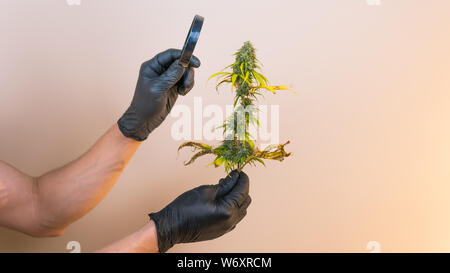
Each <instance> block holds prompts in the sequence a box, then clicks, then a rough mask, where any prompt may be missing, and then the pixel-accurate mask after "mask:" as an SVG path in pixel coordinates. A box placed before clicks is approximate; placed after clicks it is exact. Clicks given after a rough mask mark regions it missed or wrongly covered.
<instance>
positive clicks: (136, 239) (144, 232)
mask: <svg viewBox="0 0 450 273" xmlns="http://www.w3.org/2000/svg"><path fill="white" fill-rule="evenodd" d="M97 252H127V253H130V252H135V253H138V252H146V253H156V252H158V240H157V235H156V227H155V223H154V222H153V221H150V222H148V223H147V224H146V225H145V226H143V227H142V228H141V229H139V230H138V231H136V232H134V233H133V234H130V235H128V236H127V237H125V238H123V239H121V240H119V241H117V242H115V243H112V244H110V245H109V246H107V247H105V248H103V249H101V250H99V251H97Z"/></svg>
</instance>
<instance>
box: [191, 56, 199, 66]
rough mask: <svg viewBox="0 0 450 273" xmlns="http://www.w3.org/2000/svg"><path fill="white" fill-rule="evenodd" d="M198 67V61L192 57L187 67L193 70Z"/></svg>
mask: <svg viewBox="0 0 450 273" xmlns="http://www.w3.org/2000/svg"><path fill="white" fill-rule="evenodd" d="M200 65H201V62H200V59H199V58H197V57H196V56H194V55H192V57H191V60H190V61H189V66H190V67H193V68H199V67H200Z"/></svg>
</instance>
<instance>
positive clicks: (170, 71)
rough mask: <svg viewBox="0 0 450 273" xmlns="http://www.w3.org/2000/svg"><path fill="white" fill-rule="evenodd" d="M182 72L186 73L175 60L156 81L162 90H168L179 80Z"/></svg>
mask: <svg viewBox="0 0 450 273" xmlns="http://www.w3.org/2000/svg"><path fill="white" fill-rule="evenodd" d="M184 71H186V68H184V67H183V66H181V65H180V64H179V63H178V60H175V61H174V62H173V63H172V64H171V65H170V66H169V68H167V70H166V71H164V73H162V74H161V76H159V78H158V79H159V80H160V81H161V84H162V85H163V88H164V89H169V88H171V87H172V86H174V85H175V84H176V83H177V82H178V81H179V80H180V79H181V77H182V76H183V74H184Z"/></svg>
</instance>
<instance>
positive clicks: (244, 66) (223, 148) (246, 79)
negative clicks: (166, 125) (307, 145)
mask: <svg viewBox="0 0 450 273" xmlns="http://www.w3.org/2000/svg"><path fill="white" fill-rule="evenodd" d="M234 55H235V56H236V61H235V63H233V64H231V65H229V66H227V67H225V68H224V69H222V71H221V72H218V73H215V74H213V75H211V76H210V77H209V79H212V78H217V82H218V83H217V85H216V90H217V89H218V87H219V86H220V85H222V84H224V83H230V84H231V89H232V91H234V92H235V97H234V103H233V113H232V114H231V115H230V116H229V117H227V118H226V119H225V121H224V122H223V124H222V126H221V128H222V129H223V134H224V140H223V141H222V143H221V145H219V146H218V147H213V146H210V145H206V144H204V143H198V142H185V143H183V144H181V145H180V147H179V148H178V150H180V149H182V148H184V147H192V148H194V150H195V151H196V153H195V154H194V155H193V156H192V158H191V159H190V160H189V161H187V162H185V165H189V164H191V163H193V162H194V161H195V160H196V159H197V158H199V157H201V156H203V155H206V154H213V155H215V156H216V158H215V159H214V161H213V162H212V163H211V164H212V165H214V166H215V167H219V166H221V165H224V167H225V171H226V172H227V173H228V172H230V171H232V170H234V169H237V170H242V169H243V168H244V166H246V165H247V164H251V165H256V163H257V162H259V163H261V164H263V165H264V161H263V160H264V159H273V160H278V161H283V160H284V158H285V157H288V156H290V155H291V153H287V152H286V151H285V150H284V146H285V145H287V144H289V141H287V142H286V143H284V144H279V145H269V146H268V147H266V148H265V149H264V150H260V149H258V148H257V147H256V146H255V143H254V141H253V140H252V139H251V136H250V133H249V126H250V124H254V125H256V126H260V124H259V121H258V119H257V117H256V113H257V111H258V108H257V106H256V105H255V101H256V100H257V98H258V96H259V95H262V94H261V91H262V90H268V91H270V92H272V93H274V94H275V91H276V90H289V86H286V85H278V86H273V85H270V84H269V81H268V80H267V78H266V77H265V76H264V75H263V74H261V72H258V71H257V70H260V69H261V68H260V66H259V61H258V60H257V59H256V54H255V48H254V47H253V45H252V44H251V43H250V42H249V41H247V42H245V43H244V45H243V46H242V47H241V48H240V49H239V50H238V51H237V52H236V53H235V54H234ZM227 69H230V70H231V72H227V71H225V70H227ZM209 79H208V80H209Z"/></svg>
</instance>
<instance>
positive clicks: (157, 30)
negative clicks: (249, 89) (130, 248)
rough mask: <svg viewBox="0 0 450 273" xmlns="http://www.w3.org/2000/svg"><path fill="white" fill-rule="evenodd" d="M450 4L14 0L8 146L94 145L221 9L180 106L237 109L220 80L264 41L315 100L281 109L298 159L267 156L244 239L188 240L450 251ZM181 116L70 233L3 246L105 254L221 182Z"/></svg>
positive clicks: (283, 74)
mask: <svg viewBox="0 0 450 273" xmlns="http://www.w3.org/2000/svg"><path fill="white" fill-rule="evenodd" d="M449 11H450V1H447V0H441V1H439V0H433V1H422V0H381V5H380V6H371V5H368V4H367V2H366V0H346V1H341V0H334V1H332V0H329V1H325V0H321V1H312V0H311V1H298V0H296V1H269V0H267V1H238V0H228V1H210V0H209V1H208V0H202V1H197V0H196V1H167V0H165V1H144V0H133V1H125V0H82V4H81V6H68V5H67V4H66V2H65V1H64V0H41V1H31V0H1V1H0V90H1V91H0V130H1V133H0V158H1V159H2V160H4V161H7V162H9V163H11V164H13V165H15V166H16V167H18V168H19V169H21V170H23V171H25V172H28V173H30V174H33V175H39V174H42V173H43V172H45V171H47V170H49V169H51V168H55V167H58V166H60V165H62V164H64V163H67V162H68V161H70V160H72V159H74V158H75V157H77V156H78V155H80V154H81V153H83V152H84V151H85V150H86V149H88V147H90V146H91V145H92V144H93V142H94V141H95V140H96V139H97V138H98V137H99V136H100V135H101V134H103V133H104V132H105V131H106V130H107V129H108V128H109V127H110V126H111V125H112V124H113V123H114V122H115V121H116V120H117V119H118V118H119V116H120V115H121V114H122V113H123V111H124V110H125V109H126V107H127V105H128V104H129V102H130V99H131V96H132V94H133V90H134V85H135V82H136V78H137V72H138V68H139V65H140V64H141V63H142V62H143V61H145V60H147V59H149V58H151V57H152V56H153V55H154V54H156V53H157V52H159V51H161V50H164V49H166V48H168V47H181V45H182V43H183V42H184V38H185V35H186V31H187V28H188V26H189V24H190V22H191V20H192V17H193V15H194V14H201V15H203V16H204V17H205V18H206V21H205V25H204V29H203V31H202V34H201V37H200V42H199V44H198V47H197V49H196V55H197V56H198V57H199V58H200V59H201V60H202V62H203V65H202V67H201V68H200V69H198V71H197V78H196V80H197V83H198V84H197V85H196V86H195V88H194V90H193V91H192V92H191V94H190V95H189V96H187V97H184V98H181V99H180V100H179V103H184V104H187V105H192V103H193V100H194V96H202V98H203V102H204V103H205V104H211V103H216V104H221V105H225V104H226V103H229V102H230V101H231V95H230V93H229V92H223V93H222V94H220V95H217V93H216V92H214V91H213V90H214V89H213V87H212V86H211V85H210V86H208V87H206V86H205V84H204V82H205V81H206V79H207V77H208V76H209V75H210V74H212V73H213V72H216V71H217V70H218V69H220V68H222V67H223V66H225V65H227V64H229V63H231V61H232V56H231V54H232V53H233V52H234V51H235V50H236V49H237V48H239V47H240V45H241V44H242V43H243V42H244V41H246V40H251V41H253V42H254V44H255V46H256V47H257V49H258V52H257V53H258V56H259V59H260V60H261V61H262V62H263V63H264V65H265V68H264V72H265V73H266V74H267V76H269V78H270V79H271V80H272V81H273V82H274V83H282V84H284V83H286V84H291V85H292V86H293V87H294V88H295V90H297V91H298V94H297V95H292V94H287V93H285V94H280V95H277V96H272V95H267V96H266V98H267V101H262V103H273V104H279V105H280V115H281V123H280V138H281V140H282V141H283V140H287V139H290V140H291V141H292V144H291V145H289V146H288V149H289V150H290V151H292V152H293V153H294V156H293V157H292V158H289V159H288V160H286V161H285V162H284V163H282V164H280V163H278V162H273V163H269V164H268V166H267V168H263V167H259V168H249V169H247V170H246V172H247V173H248V174H249V176H250V178H251V195H252V197H253V203H252V205H251V207H250V208H249V211H248V216H247V217H246V218H245V219H244V220H243V222H242V223H241V224H240V225H239V226H238V227H237V228H236V229H235V230H234V231H233V232H232V233H230V234H227V235H226V236H223V237H222V238H219V239H217V240H215V241H210V242H204V243H197V244H188V245H178V246H176V247H174V248H173V249H172V251H177V252H180V251H187V252H200V251H206V252H210V251H217V252H222V251H223V252H225V251H238V252H246V251H258V252H271V251H273V252H282V251H288V252H306V251H316V252H335V251H361V252H367V250H366V245H367V243H368V242H369V241H373V240H374V241H378V242H379V243H380V244H381V251H386V252H387V251H446V252H447V251H450V198H449V197H450V186H449V178H450V168H449V164H450V141H449V140H450V110H449V109H450V95H449V88H450V77H449V76H450V75H449V74H450V51H449V48H450V38H449V37H450V36H449V32H448V30H449V29H450V17H449ZM174 121H175V119H174V118H169V119H168V120H167V121H166V122H165V123H164V124H163V125H162V126H161V127H160V128H159V129H158V130H156V131H155V132H154V134H152V135H151V136H150V137H149V139H148V141H146V142H145V144H144V145H143V146H142V147H141V148H140V149H139V151H138V152H137V154H136V155H135V157H134V158H133V159H132V161H131V163H130V164H129V166H128V167H127V169H126V170H125V172H124V173H123V175H122V177H121V178H120V179H119V181H118V183H117V184H116V186H115V187H114V188H113V190H112V191H111V193H110V194H109V195H108V196H107V198H106V199H105V200H104V201H103V202H102V203H101V204H100V205H99V206H98V207H96V208H95V209H94V210H93V211H92V212H91V213H89V214H88V215H87V216H85V217H84V218H83V219H81V220H80V221H78V222H76V223H75V224H73V225H72V226H71V227H70V228H69V229H68V230H67V232H66V233H65V234H64V235H63V236H61V237H59V238H52V239H34V238H30V237H28V236H26V235H22V234H20V233H17V232H14V231H10V230H7V229H3V228H0V251H1V252H6V251H16V252H23V251H28V252H47V251H52V252H64V251H67V250H66V244H67V242H69V241H79V242H80V243H81V246H82V251H83V252H87V251H93V250H95V249H98V248H100V247H102V246H104V245H106V244H108V243H110V242H113V241H115V240H117V239H119V238H121V237H123V236H125V235H126V234H129V233H131V232H133V231H135V230H136V229H138V228H139V227H140V226H142V225H143V224H144V223H145V222H146V221H147V216H146V214H147V213H148V212H150V211H154V210H159V209H160V208H161V207H163V206H164V205H165V204H167V203H168V202H169V201H170V200H172V199H173V198H174V197H176V196H177V195H179V194H180V193H182V192H184V191H185V190H187V189H190V188H192V187H194V186H197V185H200V184H207V183H215V182H216V181H217V180H218V179H219V178H220V177H221V176H223V170H222V169H214V168H212V167H206V164H207V163H208V162H209V161H208V159H203V160H200V161H199V163H197V164H196V165H195V166H192V167H183V165H182V162H183V159H185V158H186V157H187V156H188V154H189V153H185V154H182V155H180V156H179V157H178V158H177V153H176V149H177V146H178V145H179V144H180V143H181V141H174V140H172V139H171V138H170V137H168V136H169V135H170V127H171V124H172V123H173V122H174Z"/></svg>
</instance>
